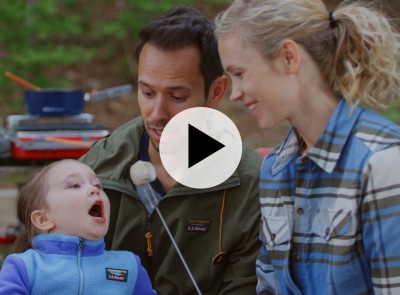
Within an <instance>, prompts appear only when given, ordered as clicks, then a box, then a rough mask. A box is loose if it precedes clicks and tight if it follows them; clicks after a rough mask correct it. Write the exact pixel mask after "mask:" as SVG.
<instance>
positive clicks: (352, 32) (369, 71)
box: [330, 3, 400, 108]
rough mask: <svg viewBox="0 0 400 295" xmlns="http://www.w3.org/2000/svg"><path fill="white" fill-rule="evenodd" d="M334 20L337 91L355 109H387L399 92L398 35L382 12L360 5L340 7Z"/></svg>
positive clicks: (332, 76)
mask: <svg viewBox="0 0 400 295" xmlns="http://www.w3.org/2000/svg"><path fill="white" fill-rule="evenodd" d="M332 20H333V21H334V24H335V26H334V28H333V29H332V33H333V34H334V36H336V40H337V42H336V52H335V58H334V61H333V67H332V68H333V74H331V82H332V86H333V88H334V90H335V91H336V92H339V93H340V94H342V95H343V96H344V97H345V99H346V100H347V101H348V102H349V104H350V105H352V106H354V105H357V104H359V103H361V104H365V105H367V106H370V107H372V108H384V107H385V106H386V105H387V103H388V102H389V100H390V99H392V98H393V97H394V96H396V95H398V93H399V90H400V69H399V61H400V60H399V53H400V38H399V34H398V33H397V32H396V31H395V30H394V28H393V27H391V25H390V23H389V21H388V19H387V18H386V17H385V16H384V15H383V14H382V13H381V12H378V11H377V10H375V9H374V8H372V7H363V6H360V5H359V4H357V3H352V4H349V5H346V6H342V7H339V8H338V9H337V10H335V11H334V12H332V13H331V19H330V23H332Z"/></svg>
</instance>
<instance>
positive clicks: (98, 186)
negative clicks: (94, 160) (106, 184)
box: [94, 183, 103, 190]
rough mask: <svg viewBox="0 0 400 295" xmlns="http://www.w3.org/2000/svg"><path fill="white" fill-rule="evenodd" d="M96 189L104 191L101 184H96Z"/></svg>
mask: <svg viewBox="0 0 400 295" xmlns="http://www.w3.org/2000/svg"><path fill="white" fill-rule="evenodd" d="M94 186H95V187H97V188H98V189H99V190H103V186H102V185H101V184H100V183H99V184H95V185H94Z"/></svg>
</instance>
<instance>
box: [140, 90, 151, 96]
mask: <svg viewBox="0 0 400 295" xmlns="http://www.w3.org/2000/svg"><path fill="white" fill-rule="evenodd" d="M142 94H143V96H145V97H151V96H153V92H152V91H145V90H142Z"/></svg>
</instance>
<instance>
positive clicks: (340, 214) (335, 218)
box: [312, 209, 356, 241]
mask: <svg viewBox="0 0 400 295" xmlns="http://www.w3.org/2000/svg"><path fill="white" fill-rule="evenodd" d="M354 221H355V220H354V216H352V212H351V211H346V210H343V209H340V210H334V209H318V210H317V212H316V215H315V218H314V220H313V223H312V231H313V232H314V233H315V234H317V235H318V236H319V237H321V238H323V239H324V240H326V241H330V240H331V239H333V238H335V237H339V236H349V235H354V234H355V233H356V225H355V224H354Z"/></svg>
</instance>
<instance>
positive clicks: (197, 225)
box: [186, 219, 211, 232]
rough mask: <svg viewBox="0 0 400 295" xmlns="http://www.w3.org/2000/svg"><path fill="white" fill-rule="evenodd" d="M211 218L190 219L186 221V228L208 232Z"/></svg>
mask: <svg viewBox="0 0 400 295" xmlns="http://www.w3.org/2000/svg"><path fill="white" fill-rule="evenodd" d="M210 224H211V221H210V220H198V219H188V220H187V222H186V230H187V231H194V232H206V231H208V228H209V227H210Z"/></svg>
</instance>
